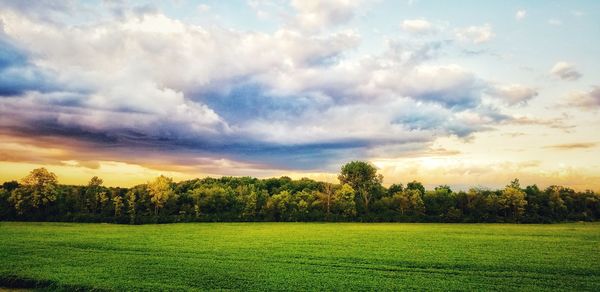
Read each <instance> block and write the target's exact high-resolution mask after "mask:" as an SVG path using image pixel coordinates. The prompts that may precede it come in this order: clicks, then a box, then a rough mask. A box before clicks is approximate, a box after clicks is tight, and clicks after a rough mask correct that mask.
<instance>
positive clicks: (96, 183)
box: [85, 176, 105, 213]
mask: <svg viewBox="0 0 600 292" xmlns="http://www.w3.org/2000/svg"><path fill="white" fill-rule="evenodd" d="M103 183H104V181H102V179H100V178H98V177H97V176H94V177H92V178H91V179H90V181H89V182H88V184H87V187H86V189H85V205H86V207H87V209H88V210H89V212H90V213H96V211H98V209H99V205H102V203H101V200H103V199H105V198H104V197H105V196H104V194H101V193H102V184H103Z"/></svg>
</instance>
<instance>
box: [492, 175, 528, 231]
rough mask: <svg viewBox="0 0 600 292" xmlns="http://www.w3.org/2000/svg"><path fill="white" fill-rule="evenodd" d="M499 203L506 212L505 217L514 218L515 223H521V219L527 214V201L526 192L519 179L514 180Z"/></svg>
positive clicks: (505, 189) (499, 199)
mask: <svg viewBox="0 0 600 292" xmlns="http://www.w3.org/2000/svg"><path fill="white" fill-rule="evenodd" d="M498 203H499V205H500V206H501V208H502V209H503V210H504V215H505V217H512V219H513V221H514V222H518V221H519V218H520V217H521V216H522V215H523V213H524V212H525V206H526V205H527V201H526V200H525V192H524V191H523V190H522V189H521V186H520V185H519V180H518V179H515V180H513V181H512V182H511V183H510V184H509V185H507V186H506V188H504V190H503V191H502V194H501V195H500V197H499V198H498Z"/></svg>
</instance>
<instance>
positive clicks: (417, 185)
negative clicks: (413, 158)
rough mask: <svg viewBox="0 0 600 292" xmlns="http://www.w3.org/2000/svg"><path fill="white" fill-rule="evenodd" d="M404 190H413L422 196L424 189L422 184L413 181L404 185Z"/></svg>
mask: <svg viewBox="0 0 600 292" xmlns="http://www.w3.org/2000/svg"><path fill="white" fill-rule="evenodd" d="M406 189H407V190H415V191H419V193H420V194H421V195H424V194H425V187H424V186H423V184H422V183H420V182H418V181H416V180H413V181H411V182H409V183H407V184H406Z"/></svg>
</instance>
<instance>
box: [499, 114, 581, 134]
mask: <svg viewBox="0 0 600 292" xmlns="http://www.w3.org/2000/svg"><path fill="white" fill-rule="evenodd" d="M568 118H569V117H568V116H566V115H565V116H563V117H558V118H550V119H542V118H535V117H529V116H515V117H512V118H510V119H506V120H504V121H503V122H504V123H506V124H512V125H521V126H545V127H548V128H551V129H559V130H563V131H565V132H568V131H569V130H570V129H572V128H574V127H575V126H574V125H572V124H568V123H567V122H566V120H567V119H568Z"/></svg>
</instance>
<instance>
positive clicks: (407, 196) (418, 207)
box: [393, 188, 425, 215]
mask: <svg viewBox="0 0 600 292" xmlns="http://www.w3.org/2000/svg"><path fill="white" fill-rule="evenodd" d="M393 198H394V200H395V201H396V202H397V204H398V207H399V210H398V211H399V212H400V215H421V214H423V213H424V212H425V204H424V203H423V199H422V198H421V193H420V192H419V191H418V190H412V189H408V188H407V189H406V190H404V191H402V192H398V193H396V194H395V195H394V197H393Z"/></svg>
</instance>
